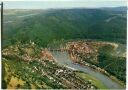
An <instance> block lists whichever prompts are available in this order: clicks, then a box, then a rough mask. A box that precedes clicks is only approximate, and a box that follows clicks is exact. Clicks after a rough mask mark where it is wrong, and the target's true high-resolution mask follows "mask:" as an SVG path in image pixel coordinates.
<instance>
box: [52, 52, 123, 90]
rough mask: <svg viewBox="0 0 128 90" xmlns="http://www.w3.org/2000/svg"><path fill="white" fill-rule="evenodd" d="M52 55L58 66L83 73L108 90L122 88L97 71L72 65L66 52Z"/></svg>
mask: <svg viewBox="0 0 128 90" xmlns="http://www.w3.org/2000/svg"><path fill="white" fill-rule="evenodd" d="M52 54H53V56H54V58H55V59H56V60H57V62H58V63H59V64H61V65H64V66H66V67H68V68H71V69H74V70H78V71H83V72H85V73H87V74H89V75H91V76H93V77H95V78H97V79H98V80H100V81H101V82H102V83H103V84H104V85H105V86H106V87H108V88H110V89H123V88H124V87H123V86H121V85H120V84H119V83H117V82H115V81H113V80H112V79H110V78H109V77H108V76H106V75H104V74H102V73H100V72H98V71H94V70H93V69H91V68H90V67H87V66H81V65H79V64H74V63H73V62H72V60H70V57H69V55H68V53H67V52H60V51H53V52H52Z"/></svg>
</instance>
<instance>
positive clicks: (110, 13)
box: [3, 7, 126, 47]
mask: <svg viewBox="0 0 128 90" xmlns="http://www.w3.org/2000/svg"><path fill="white" fill-rule="evenodd" d="M20 11H21V12H20ZM8 12H9V11H8ZM10 13H12V12H11V11H10ZM31 14H34V15H31ZM19 16H20V17H19ZM23 16H24V17H23ZM4 18H5V19H4V20H5V21H4V22H6V23H4V35H3V36H4V45H9V44H13V43H15V42H17V41H21V42H23V43H26V42H28V41H30V40H32V41H34V42H35V43H36V44H38V45H40V46H44V47H45V46H47V45H48V44H49V43H52V42H55V41H61V40H71V39H96V40H103V41H112V42H119V43H126V7H116V8H98V9H84V8H81V9H49V10H25V11H24V10H18V11H16V12H15V13H13V15H12V14H7V15H6V12H5V17H4ZM8 21H9V22H8ZM10 21H11V22H10Z"/></svg>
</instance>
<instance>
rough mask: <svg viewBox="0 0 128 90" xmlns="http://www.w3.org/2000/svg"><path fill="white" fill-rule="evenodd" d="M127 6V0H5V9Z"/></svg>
mask: <svg viewBox="0 0 128 90" xmlns="http://www.w3.org/2000/svg"><path fill="white" fill-rule="evenodd" d="M120 6H127V3H126V1H125V0H98V1H97V0H43V1H33V0H32V1H30V0H28V1H4V8H5V9H49V8H50V9H52V8H53V9H54V8H100V7H120Z"/></svg>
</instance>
